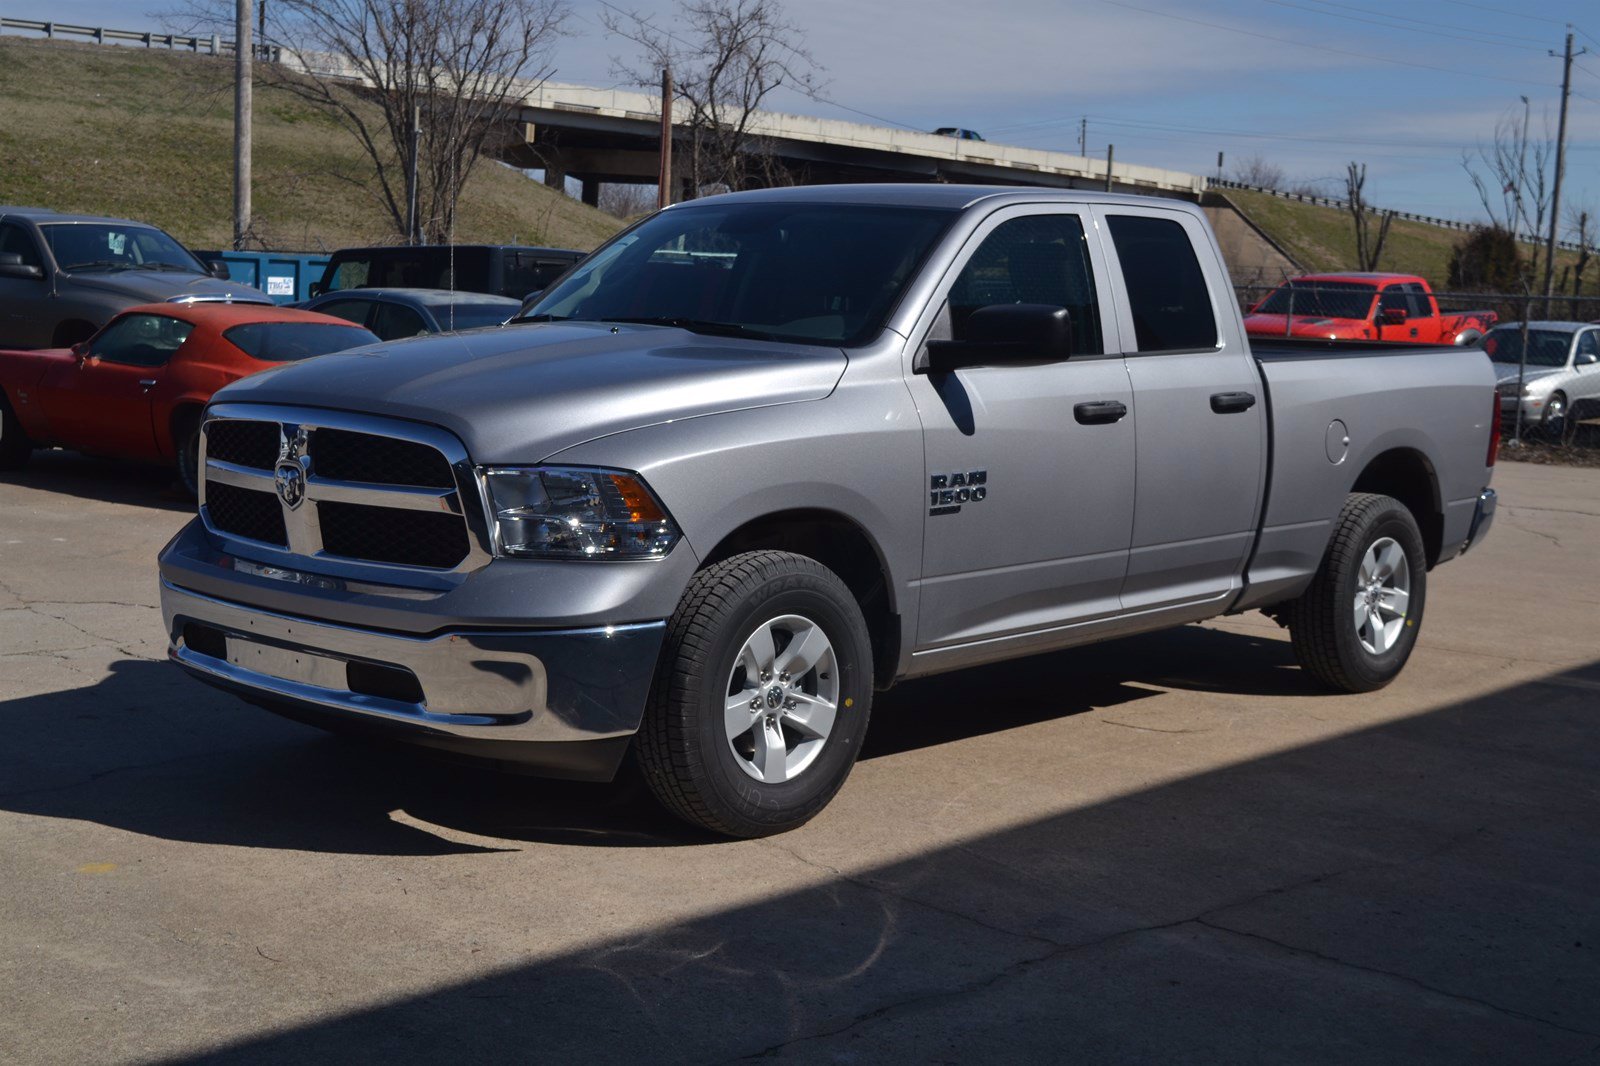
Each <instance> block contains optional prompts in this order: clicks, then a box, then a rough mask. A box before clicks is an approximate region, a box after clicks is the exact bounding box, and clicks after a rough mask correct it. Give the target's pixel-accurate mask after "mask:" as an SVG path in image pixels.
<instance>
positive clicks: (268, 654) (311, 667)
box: [228, 636, 349, 690]
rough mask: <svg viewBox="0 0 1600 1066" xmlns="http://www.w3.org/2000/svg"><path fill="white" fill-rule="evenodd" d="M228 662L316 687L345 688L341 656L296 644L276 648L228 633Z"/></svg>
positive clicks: (252, 670) (281, 678)
mask: <svg viewBox="0 0 1600 1066" xmlns="http://www.w3.org/2000/svg"><path fill="white" fill-rule="evenodd" d="M228 662H230V663H232V664H233V665H234V666H237V667H239V668H240V669H243V670H249V671H250V672H252V673H256V674H265V675H266V676H267V677H275V678H277V679H278V680H280V681H294V682H297V683H299V684H302V685H314V686H315V687H317V688H331V689H341V690H347V689H348V688H349V685H348V683H347V680H346V677H347V675H346V673H345V664H344V661H343V660H341V659H330V658H328V657H327V656H325V655H313V654H312V653H310V652H307V651H301V650H299V649H297V648H280V647H277V646H276V645H272V644H260V643H257V642H256V641H253V640H245V639H244V638H243V637H231V636H230V637H229V638H228Z"/></svg>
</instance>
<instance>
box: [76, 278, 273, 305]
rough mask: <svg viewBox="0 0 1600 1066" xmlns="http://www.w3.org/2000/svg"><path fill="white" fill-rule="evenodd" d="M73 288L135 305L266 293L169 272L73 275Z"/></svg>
mask: <svg viewBox="0 0 1600 1066" xmlns="http://www.w3.org/2000/svg"><path fill="white" fill-rule="evenodd" d="M72 285H73V287H74V288H79V289H92V290H95V291H98V292H108V293H113V294H115V295H117V296H125V297H128V298H129V299H130V300H132V301H133V302H134V303H162V302H164V301H166V300H170V299H172V298H173V297H174V296H209V297H213V298H215V297H221V296H232V297H234V298H236V299H244V300H265V299H266V298H267V296H266V293H263V292H261V291H260V290H258V289H252V288H251V287H250V286H248V285H243V284H241V283H239V282H237V281H222V280H221V279H219V278H213V277H211V276H209V275H207V274H177V273H174V272H172V271H170V270H117V271H110V272H107V273H103V274H101V273H88V274H74V275H72Z"/></svg>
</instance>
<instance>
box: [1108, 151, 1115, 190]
mask: <svg viewBox="0 0 1600 1066" xmlns="http://www.w3.org/2000/svg"><path fill="white" fill-rule="evenodd" d="M1116 156H1117V146H1116V145H1114V144H1108V145H1106V192H1110V191H1111V164H1112V161H1113V160H1114V159H1115V158H1116Z"/></svg>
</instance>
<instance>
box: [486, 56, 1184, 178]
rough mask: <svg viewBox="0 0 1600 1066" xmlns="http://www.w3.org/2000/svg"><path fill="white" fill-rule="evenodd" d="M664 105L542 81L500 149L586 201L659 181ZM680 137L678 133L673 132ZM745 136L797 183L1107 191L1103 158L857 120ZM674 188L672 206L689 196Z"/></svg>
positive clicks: (799, 121) (797, 118)
mask: <svg viewBox="0 0 1600 1066" xmlns="http://www.w3.org/2000/svg"><path fill="white" fill-rule="evenodd" d="M660 128H661V110H660V98H659V97H657V96H654V95H650V94H647V93H641V92H634V91H629V90H626V89H597V88H592V87H589V86H583V85H563V84H556V83H550V82H546V83H545V84H543V85H540V86H539V87H537V88H535V89H533V90H531V91H530V92H529V93H528V95H527V98H526V102H525V104H524V106H523V108H522V111H521V114H520V115H519V117H518V121H517V123H516V125H515V128H514V129H512V130H509V131H507V132H508V136H507V137H506V138H504V139H503V140H502V141H501V142H500V147H499V149H498V154H499V155H500V157H501V158H502V159H504V160H505V161H506V162H508V163H512V164H514V165H516V166H520V167H526V168H530V169H542V170H544V172H545V182H546V183H547V184H549V185H552V186H554V187H556V188H565V185H566V179H567V178H575V179H577V180H578V181H580V182H581V183H582V187H583V199H584V201H585V202H586V203H590V204H594V203H597V202H598V199H599V195H600V185H601V184H602V183H607V184H650V185H654V184H655V183H656V177H657V163H658V150H659V144H660ZM678 128H679V130H680V131H681V130H682V127H681V126H680V127H678ZM751 132H752V134H753V135H754V136H755V137H758V138H760V139H761V140H762V141H763V142H765V145H766V146H767V147H769V148H770V149H771V151H773V152H774V154H775V155H776V156H777V157H778V159H779V160H781V161H782V162H783V164H784V165H785V167H786V168H787V169H788V170H790V171H791V172H793V173H794V174H796V175H797V177H798V178H799V180H800V181H801V183H803V184H808V185H810V184H822V183H828V182H885V181H911V182H919V181H929V182H968V183H982V184H997V185H1052V186H1058V187H1062V188H1096V189H1103V188H1105V181H1106V161H1105V160H1103V159H1089V158H1085V157H1084V156H1079V155H1071V154H1068V153H1065V152H1048V151H1044V150H1042V149H1038V148H1017V147H1013V146H1010V145H1003V144H993V143H990V142H987V141H963V140H957V139H956V138H954V137H942V136H939V135H937V134H932V133H921V132H916V131H912V130H901V129H893V128H890V127H886V126H871V125H866V124H864V123H859V122H843V121H839V120H837V119H823V118H813V117H810V116H807V115H789V114H782V113H779V112H774V111H761V112H758V113H757V114H756V115H755V116H753V121H752V123H751ZM1111 181H1112V187H1113V188H1114V189H1116V190H1118V191H1122V192H1141V193H1147V194H1153V195H1165V196H1174V197H1179V198H1182V199H1186V200H1191V201H1192V200H1198V199H1199V198H1200V196H1201V194H1202V193H1204V191H1205V184H1206V180H1205V178H1203V177H1201V176H1200V175H1197V174H1185V173H1183V172H1181V171H1175V170H1162V169H1159V168H1157V167H1146V166H1139V165H1137V164H1131V163H1123V162H1120V161H1118V162H1115V163H1114V164H1113V166H1112V168H1111ZM685 191H686V190H684V189H681V188H680V189H679V190H678V193H679V195H677V196H675V197H674V198H675V199H684V198H686V197H685V196H684V195H682V194H683V193H684V192H685Z"/></svg>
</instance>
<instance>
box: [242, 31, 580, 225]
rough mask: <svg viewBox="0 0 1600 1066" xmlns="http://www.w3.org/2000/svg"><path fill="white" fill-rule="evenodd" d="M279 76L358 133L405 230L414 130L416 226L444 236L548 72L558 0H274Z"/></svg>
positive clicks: (383, 198)
mask: <svg viewBox="0 0 1600 1066" xmlns="http://www.w3.org/2000/svg"><path fill="white" fill-rule="evenodd" d="M269 7H270V11H271V17H272V22H271V24H270V31H269V32H270V33H271V35H272V37H273V40H274V43H276V44H278V45H279V47H280V48H282V49H283V52H284V55H285V59H286V62H285V66H284V68H281V69H280V70H279V71H278V73H277V78H278V80H279V81H280V83H281V84H282V85H283V87H284V88H286V89H288V90H289V91H291V92H294V93H296V94H297V95H299V96H301V97H303V98H305V99H307V100H309V101H311V102H313V103H315V104H317V105H319V106H320V107H322V108H325V109H326V110H327V111H328V112H329V113H331V114H332V115H334V116H335V117H336V118H337V119H338V120H339V122H340V124H341V125H343V126H344V127H345V128H346V129H347V130H349V131H350V133H351V134H352V135H354V137H355V138H356V141H357V142H358V143H359V144H360V145H361V149H362V151H363V152H364V153H365V154H366V156H367V159H368V160H369V161H370V163H371V165H372V169H373V173H374V176H375V177H376V186H375V195H376V197H377V199H378V200H379V202H380V203H381V204H382V206H383V208H384V210H385V211H386V212H387V213H388V215H389V218H390V220H391V221H392V222H393V223H394V228H395V232H396V233H397V234H400V235H405V236H407V237H409V236H410V235H411V234H410V229H411V226H410V222H411V221H412V220H411V219H410V218H409V214H410V211H409V202H408V201H409V196H408V193H409V192H410V191H411V190H410V187H409V185H408V177H409V175H410V167H409V163H408V160H409V156H410V153H411V149H412V143H413V135H415V139H416V155H417V168H416V171H417V173H416V186H417V187H416V200H417V218H416V229H417V231H418V234H419V235H420V236H421V238H422V239H423V240H425V241H429V242H433V243H439V242H444V241H448V240H449V239H450V235H451V234H452V233H453V231H454V229H455V215H456V205H457V203H458V201H459V200H460V197H461V191H462V188H463V187H464V186H465V185H466V182H467V179H468V178H469V177H470V176H471V174H472V171H473V169H474V167H475V166H476V165H477V163H478V161H479V160H480V159H481V158H482V157H483V154H484V150H485V148H486V147H487V146H489V145H490V144H491V141H492V138H494V137H496V136H500V135H503V132H504V130H505V128H506V126H507V124H508V122H509V120H510V119H511V117H512V116H513V115H514V114H515V112H516V109H517V107H518V106H519V105H520V103H521V101H522V100H523V99H524V98H525V97H526V95H527V92H528V89H529V88H530V85H529V82H537V81H538V80H540V79H542V78H543V77H545V76H546V75H547V73H548V68H547V61H548V57H549V52H550V49H551V48H552V47H553V45H554V44H555V42H556V40H558V39H559V38H560V37H561V36H562V34H563V26H564V23H565V21H566V19H567V17H568V9H567V7H566V4H565V2H564V0H273V2H272V3H271V4H270V5H269Z"/></svg>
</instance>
